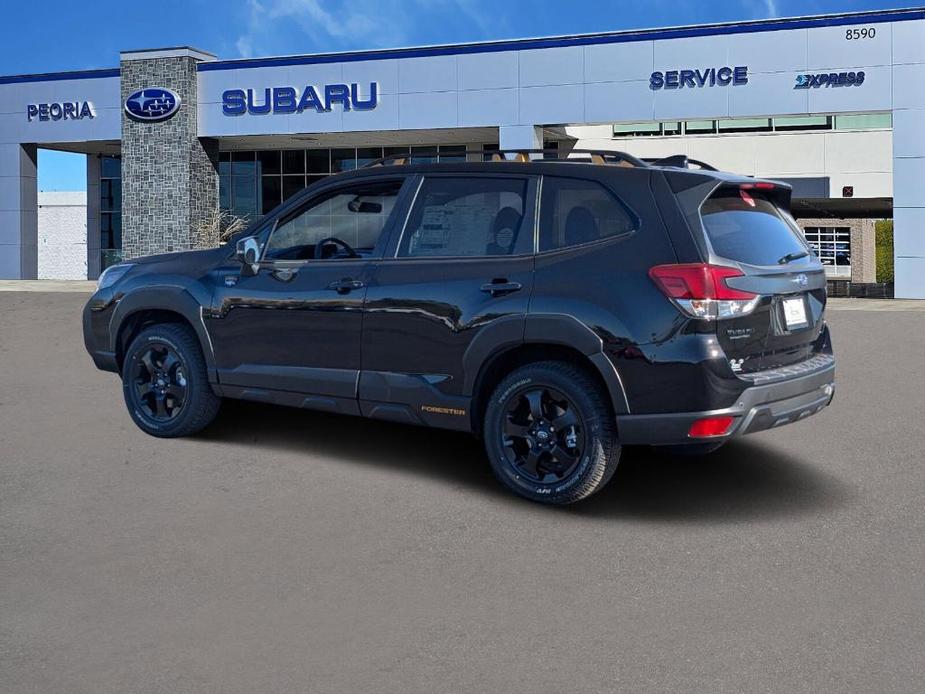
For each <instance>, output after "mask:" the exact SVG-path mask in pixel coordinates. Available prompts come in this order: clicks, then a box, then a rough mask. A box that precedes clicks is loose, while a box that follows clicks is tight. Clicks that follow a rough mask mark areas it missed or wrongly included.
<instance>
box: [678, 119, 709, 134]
mask: <svg viewBox="0 0 925 694" xmlns="http://www.w3.org/2000/svg"><path fill="white" fill-rule="evenodd" d="M684 132H685V133H687V134H688V135H701V134H704V133H715V132H716V121H713V120H689V121H686V122H685V123H684Z"/></svg>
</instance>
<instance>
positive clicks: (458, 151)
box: [439, 145, 466, 162]
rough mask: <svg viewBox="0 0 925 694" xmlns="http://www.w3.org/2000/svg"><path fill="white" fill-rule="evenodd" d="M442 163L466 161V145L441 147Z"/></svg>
mask: <svg viewBox="0 0 925 694" xmlns="http://www.w3.org/2000/svg"><path fill="white" fill-rule="evenodd" d="M439 152H440V161H442V162H448V161H466V146H465V145H440V149H439Z"/></svg>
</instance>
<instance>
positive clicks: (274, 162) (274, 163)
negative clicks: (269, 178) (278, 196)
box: [257, 149, 282, 176]
mask: <svg viewBox="0 0 925 694" xmlns="http://www.w3.org/2000/svg"><path fill="white" fill-rule="evenodd" d="M257 168H258V169H259V173H261V174H263V175H264V176H266V175H267V174H278V173H282V170H281V169H280V152H279V151H277V150H275V149H270V150H266V151H263V152H257Z"/></svg>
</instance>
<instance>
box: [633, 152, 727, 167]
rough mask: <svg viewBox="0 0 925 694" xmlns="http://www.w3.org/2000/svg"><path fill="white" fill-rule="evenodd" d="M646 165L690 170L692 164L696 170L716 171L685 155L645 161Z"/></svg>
mask: <svg viewBox="0 0 925 694" xmlns="http://www.w3.org/2000/svg"><path fill="white" fill-rule="evenodd" d="M646 163H648V164H650V165H651V166H675V167H677V168H679V169H689V168H691V164H693V165H694V166H696V167H697V168H699V169H703V170H705V171H716V168H715V167H713V166H711V165H710V164H707V163H706V162H703V161H700V160H699V159H691V158H690V157H688V156H687V155H686V154H673V155H672V156H670V157H662V158H661V159H646Z"/></svg>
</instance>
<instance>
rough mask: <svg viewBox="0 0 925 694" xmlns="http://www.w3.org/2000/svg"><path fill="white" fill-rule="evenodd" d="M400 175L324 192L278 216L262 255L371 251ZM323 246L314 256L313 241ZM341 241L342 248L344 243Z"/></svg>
mask: <svg viewBox="0 0 925 694" xmlns="http://www.w3.org/2000/svg"><path fill="white" fill-rule="evenodd" d="M401 186H402V181H401V180H390V181H375V182H373V181H370V182H368V183H360V184H353V185H351V186H348V187H345V188H337V189H335V190H332V191H329V192H327V193H323V194H322V195H321V196H319V197H315V198H313V199H312V200H310V201H309V202H308V204H307V205H306V206H304V207H301V208H299V209H297V210H296V211H295V212H292V213H290V214H288V215H287V216H285V217H283V218H282V219H281V220H280V221H279V223H278V224H277V225H276V228H275V229H274V230H273V232H272V233H271V234H270V239H269V241H268V242H267V248H266V252H265V253H264V259H265V260H328V259H332V260H334V259H340V258H347V257H351V256H350V253H349V251H348V250H347V247H349V248H350V249H353V250H354V251H355V252H356V253H357V254H358V255H360V256H369V255H372V253H373V250H374V249H375V247H376V244H377V242H378V241H379V237H380V236H381V235H382V231H383V230H384V229H385V226H386V224H387V222H388V220H389V216H390V215H391V214H392V211H393V210H394V208H395V202H396V201H397V200H398V193H399V191H400V190H401ZM332 238H333V239H337V240H338V241H340V242H341V243H336V242H333V241H332V242H330V243H326V244H323V245H322V248H321V256H320V258H316V257H315V252H316V247H317V245H318V242H319V241H321V240H323V239H332ZM345 244H346V247H345Z"/></svg>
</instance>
